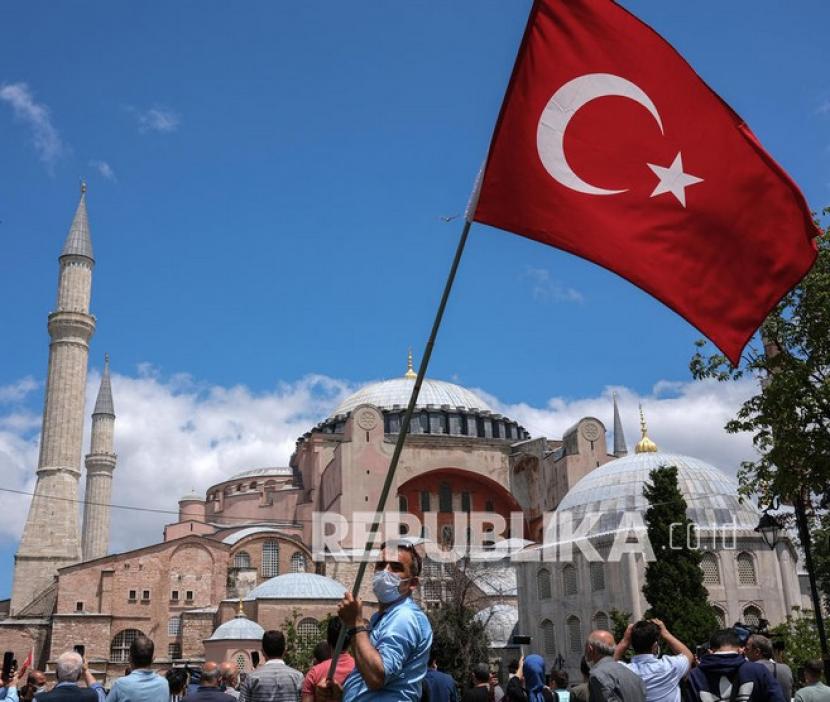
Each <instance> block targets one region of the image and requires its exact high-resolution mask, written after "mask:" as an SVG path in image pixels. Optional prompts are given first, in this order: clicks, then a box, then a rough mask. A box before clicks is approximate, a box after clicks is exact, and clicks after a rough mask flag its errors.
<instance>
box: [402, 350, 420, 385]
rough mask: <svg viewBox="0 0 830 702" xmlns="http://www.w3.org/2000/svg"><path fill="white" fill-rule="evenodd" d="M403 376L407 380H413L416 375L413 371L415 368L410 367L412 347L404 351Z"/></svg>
mask: <svg viewBox="0 0 830 702" xmlns="http://www.w3.org/2000/svg"><path fill="white" fill-rule="evenodd" d="M403 377H404V378H406V379H407V380H415V378H417V377H418V374H417V373H416V372H415V369H414V368H413V367H412V348H411V347H410V349H409V350H408V351H407V352H406V373H404V374H403Z"/></svg>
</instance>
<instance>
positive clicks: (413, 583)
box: [409, 575, 421, 591]
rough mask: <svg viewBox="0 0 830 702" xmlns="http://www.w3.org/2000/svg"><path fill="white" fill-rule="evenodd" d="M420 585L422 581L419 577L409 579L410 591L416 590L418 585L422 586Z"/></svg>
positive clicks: (414, 576)
mask: <svg viewBox="0 0 830 702" xmlns="http://www.w3.org/2000/svg"><path fill="white" fill-rule="evenodd" d="M420 583H421V579H420V578H419V577H418V576H417V575H413V576H412V577H411V578H410V579H409V589H410V591H411V590H414V589H415V588H416V587H418V585H420Z"/></svg>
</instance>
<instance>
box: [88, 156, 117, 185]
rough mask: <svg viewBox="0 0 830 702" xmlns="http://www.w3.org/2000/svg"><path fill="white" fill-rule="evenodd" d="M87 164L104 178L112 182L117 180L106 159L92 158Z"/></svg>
mask: <svg viewBox="0 0 830 702" xmlns="http://www.w3.org/2000/svg"><path fill="white" fill-rule="evenodd" d="M89 165H90V166H91V167H92V168H94V169H95V170H96V171H98V173H99V175H101V176H102V177H103V178H105V179H106V180H111V181H113V182H115V181H116V180H117V179H116V177H115V171H113V170H112V166H110V165H109V164H108V163H107V162H106V161H95V160H92V161H90V162H89Z"/></svg>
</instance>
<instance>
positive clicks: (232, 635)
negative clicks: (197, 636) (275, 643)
mask: <svg viewBox="0 0 830 702" xmlns="http://www.w3.org/2000/svg"><path fill="white" fill-rule="evenodd" d="M263 634H265V629H263V628H262V627H261V626H260V625H259V624H257V623H256V622H252V621H251V620H250V619H248V617H246V616H245V615H244V614H243V613H242V612H240V613H239V614H237V615H236V616H235V617H234V618H233V619H230V620H229V621H226V622H225V623H224V624H220V625H219V626H218V627H216V631H214V632H213V634H212V635H211V637H210V638H209V639H208V641H228V640H230V639H234V640H243V641H261V640H262V636H263Z"/></svg>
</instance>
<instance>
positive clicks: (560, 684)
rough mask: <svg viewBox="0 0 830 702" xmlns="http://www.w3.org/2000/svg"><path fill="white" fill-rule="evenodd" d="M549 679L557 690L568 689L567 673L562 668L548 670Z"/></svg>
mask: <svg viewBox="0 0 830 702" xmlns="http://www.w3.org/2000/svg"><path fill="white" fill-rule="evenodd" d="M550 679H551V682H552V683H553V684H554V685H556V688H557V689H558V690H567V689H568V674H567V673H566V672H565V671H564V670H552V671H550Z"/></svg>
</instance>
